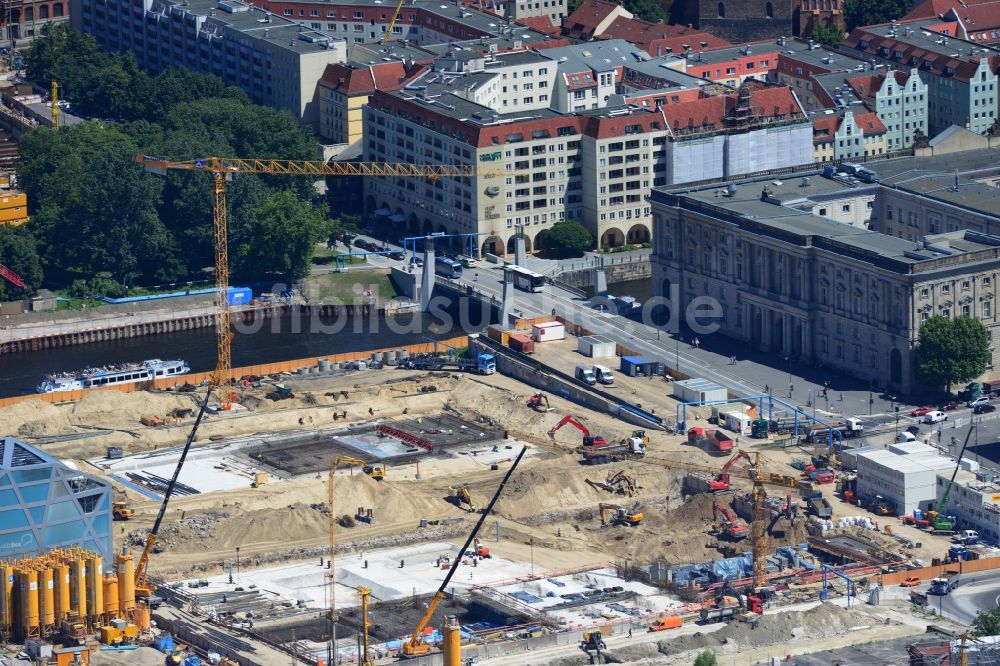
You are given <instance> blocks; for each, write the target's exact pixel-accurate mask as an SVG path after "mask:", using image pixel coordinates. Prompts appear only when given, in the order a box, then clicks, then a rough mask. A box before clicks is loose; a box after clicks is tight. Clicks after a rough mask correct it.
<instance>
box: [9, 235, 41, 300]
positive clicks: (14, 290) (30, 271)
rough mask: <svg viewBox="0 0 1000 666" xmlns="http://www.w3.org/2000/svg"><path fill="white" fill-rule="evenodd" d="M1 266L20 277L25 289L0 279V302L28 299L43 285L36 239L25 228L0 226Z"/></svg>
mask: <svg viewBox="0 0 1000 666" xmlns="http://www.w3.org/2000/svg"><path fill="white" fill-rule="evenodd" d="M0 264H3V265H4V266H6V267H7V268H9V269H10V270H12V271H14V272H15V273H17V274H18V276H20V278H21V279H22V280H23V281H24V284H25V286H24V287H18V286H17V285H15V284H13V283H12V282H8V281H7V280H6V279H4V278H0V301H9V300H17V299H20V298H27V297H28V296H31V295H32V294H34V293H35V292H36V291H37V290H38V287H40V286H41V284H42V262H41V260H40V259H39V258H38V249H37V247H36V244H35V239H34V238H33V237H32V236H31V234H30V233H28V231H27V229H25V228H24V227H20V228H17V229H15V228H13V227H8V226H0Z"/></svg>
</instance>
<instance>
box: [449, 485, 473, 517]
mask: <svg viewBox="0 0 1000 666" xmlns="http://www.w3.org/2000/svg"><path fill="white" fill-rule="evenodd" d="M448 499H449V500H450V501H451V502H453V503H454V504H456V505H458V507H459V508H461V507H463V506H467V507H469V513H475V512H476V511H479V507H477V506H476V504H475V502H473V501H472V493H470V492H469V484H467V483H463V484H462V485H460V486H448Z"/></svg>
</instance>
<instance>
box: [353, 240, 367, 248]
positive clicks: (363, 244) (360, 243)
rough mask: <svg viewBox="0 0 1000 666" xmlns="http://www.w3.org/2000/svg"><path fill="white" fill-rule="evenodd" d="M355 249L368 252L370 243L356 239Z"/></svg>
mask: <svg viewBox="0 0 1000 666" xmlns="http://www.w3.org/2000/svg"><path fill="white" fill-rule="evenodd" d="M354 247H356V248H359V249H362V250H367V249H368V241H366V240H365V239H364V238H355V239H354Z"/></svg>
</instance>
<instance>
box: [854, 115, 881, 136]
mask: <svg viewBox="0 0 1000 666" xmlns="http://www.w3.org/2000/svg"><path fill="white" fill-rule="evenodd" d="M854 122H856V123H857V124H858V127H860V128H861V133H862V134H864V135H865V136H871V135H872V134H885V132H886V129H885V125H883V124H882V121H881V120H879V118H878V114H876V113H875V112H869V113H855V114H854Z"/></svg>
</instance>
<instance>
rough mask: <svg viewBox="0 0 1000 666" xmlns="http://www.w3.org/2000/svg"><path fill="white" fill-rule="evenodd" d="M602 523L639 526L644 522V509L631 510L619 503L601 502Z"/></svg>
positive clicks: (599, 506)
mask: <svg viewBox="0 0 1000 666" xmlns="http://www.w3.org/2000/svg"><path fill="white" fill-rule="evenodd" d="M598 508H599V509H600V511H601V525H628V526H629V527H638V526H639V525H641V524H642V519H643V515H642V511H629V510H627V509H626V508H625V507H623V506H620V505H618V504H604V503H602V504H600V505H598Z"/></svg>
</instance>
